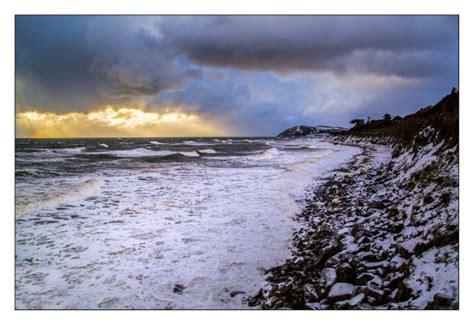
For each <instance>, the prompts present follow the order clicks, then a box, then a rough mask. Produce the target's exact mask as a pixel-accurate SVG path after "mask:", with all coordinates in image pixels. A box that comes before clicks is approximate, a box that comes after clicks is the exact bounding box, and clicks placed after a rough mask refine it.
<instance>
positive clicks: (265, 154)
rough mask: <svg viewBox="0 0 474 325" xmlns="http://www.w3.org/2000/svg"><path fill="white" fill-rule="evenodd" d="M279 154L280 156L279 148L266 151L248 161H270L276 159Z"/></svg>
mask: <svg viewBox="0 0 474 325" xmlns="http://www.w3.org/2000/svg"><path fill="white" fill-rule="evenodd" d="M279 154H280V151H279V150H278V149H277V148H271V149H267V150H265V151H264V152H262V153H260V154H258V155H254V156H250V157H247V159H250V160H268V159H273V158H275V157H276V156H278V155H279Z"/></svg>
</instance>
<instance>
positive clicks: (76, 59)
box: [16, 16, 184, 111]
mask: <svg viewBox="0 0 474 325" xmlns="http://www.w3.org/2000/svg"><path fill="white" fill-rule="evenodd" d="M147 19H148V20H151V19H152V18H144V19H143V20H147ZM143 20H140V21H139V23H137V22H136V19H134V18H133V17H115V16H112V17H110V16H109V17H88V16H18V17H17V18H16V67H17V70H16V80H17V106H19V107H20V109H21V107H30V106H34V107H44V108H48V109H52V110H56V111H62V110H71V109H79V110H80V109H85V108H91V107H94V106H97V105H101V104H104V103H107V104H110V103H117V102H123V101H130V100H133V99H136V98H137V97H146V96H150V95H156V94H158V93H160V92H161V91H163V90H166V89H173V88H179V87H180V86H181V84H182V81H181V80H182V76H183V74H184V73H183V71H182V68H181V66H180V64H179V62H177V57H176V55H175V50H173V49H171V48H166V47H164V46H163V44H161V43H159V42H158V40H157V38H156V37H154V36H153V35H152V34H151V33H150V32H149V31H147V30H145V29H144V27H143V26H142V25H141V23H142V22H143Z"/></svg>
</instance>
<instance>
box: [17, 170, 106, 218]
mask: <svg viewBox="0 0 474 325" xmlns="http://www.w3.org/2000/svg"><path fill="white" fill-rule="evenodd" d="M101 185H102V181H101V180H99V179H88V180H86V181H83V182H81V183H76V184H72V185H68V186H63V187H57V188H54V189H52V190H50V191H48V192H45V193H44V194H43V195H38V194H35V195H32V196H30V197H29V198H28V199H27V200H26V201H25V202H17V205H16V212H17V214H19V215H20V214H24V213H28V212H32V211H36V210H39V209H42V208H46V207H49V206H52V205H56V204H61V203H68V202H71V201H74V200H77V199H80V198H82V197H85V196H87V195H89V194H90V193H92V192H93V191H95V190H97V189H99V188H100V186H101Z"/></svg>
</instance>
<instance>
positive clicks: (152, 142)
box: [150, 141, 166, 144]
mask: <svg viewBox="0 0 474 325" xmlns="http://www.w3.org/2000/svg"><path fill="white" fill-rule="evenodd" d="M150 143H151V144H166V143H163V142H160V141H150Z"/></svg>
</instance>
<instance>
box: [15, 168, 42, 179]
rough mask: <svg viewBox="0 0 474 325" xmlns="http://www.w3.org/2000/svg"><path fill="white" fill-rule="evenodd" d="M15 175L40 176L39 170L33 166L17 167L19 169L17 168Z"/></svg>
mask: <svg viewBox="0 0 474 325" xmlns="http://www.w3.org/2000/svg"><path fill="white" fill-rule="evenodd" d="M15 176H16V177H18V176H24V177H28V176H33V177H36V176H38V170H36V169H33V168H21V169H17V170H15Z"/></svg>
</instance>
